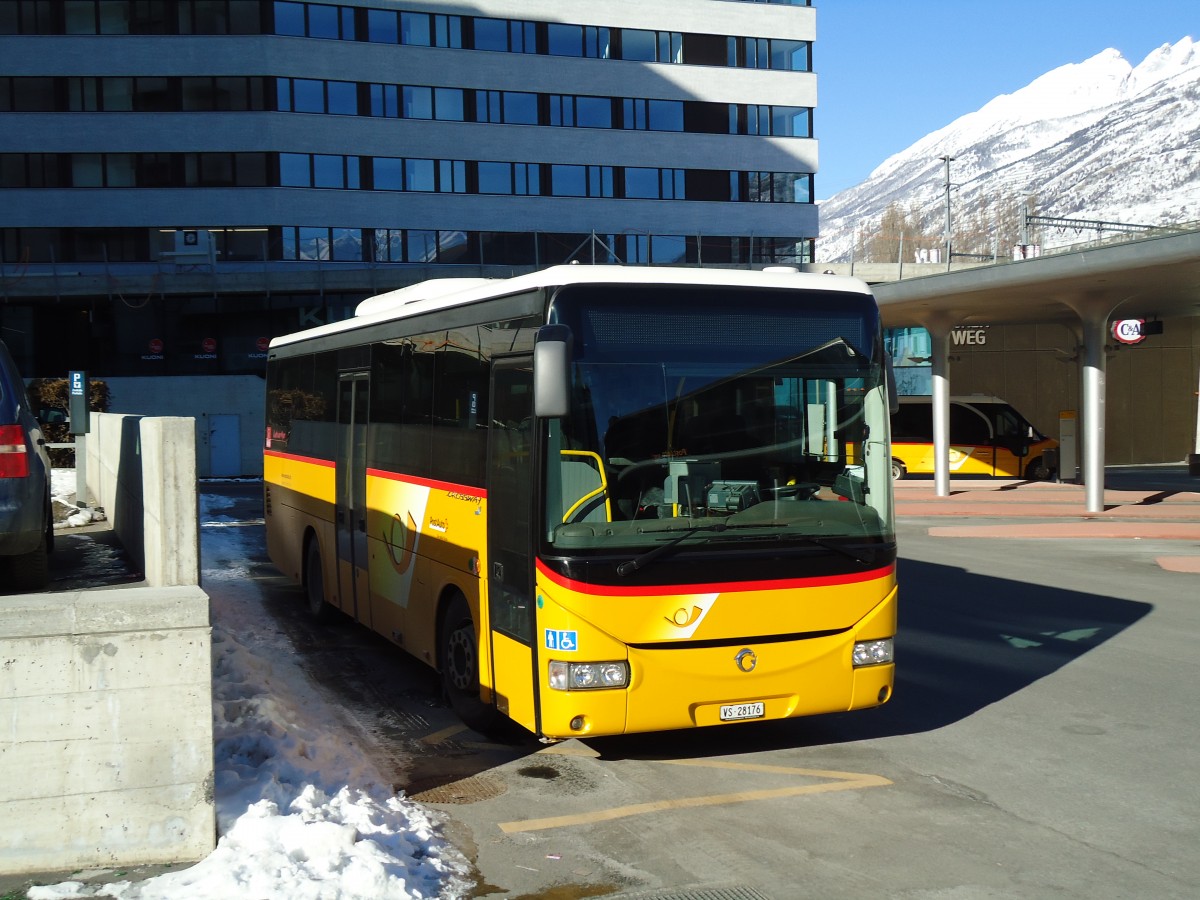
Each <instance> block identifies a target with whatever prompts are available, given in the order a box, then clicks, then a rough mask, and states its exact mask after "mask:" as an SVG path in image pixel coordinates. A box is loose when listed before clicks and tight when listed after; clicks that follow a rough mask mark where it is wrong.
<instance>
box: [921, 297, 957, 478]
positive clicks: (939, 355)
mask: <svg viewBox="0 0 1200 900" xmlns="http://www.w3.org/2000/svg"><path fill="white" fill-rule="evenodd" d="M953 322H954V317H953V316H951V315H935V316H930V317H929V318H927V319H926V320H925V323H924V324H925V330H926V331H928V332H929V347H930V353H931V358H930V370H931V371H930V374H931V376H932V379H931V380H932V394H933V396H932V398H931V400H932V404H933V489H934V494H935V496H938V497H949V496H950V329H951V328H952V327H953Z"/></svg>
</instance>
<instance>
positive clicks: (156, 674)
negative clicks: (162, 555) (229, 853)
mask: <svg viewBox="0 0 1200 900" xmlns="http://www.w3.org/2000/svg"><path fill="white" fill-rule="evenodd" d="M3 605H4V615H3V616H2V617H0V660H3V665H0V760H3V771H4V777H3V778H0V821H3V823H4V824H3V833H4V839H3V840H2V841H0V872H3V873H6V874H16V873H25V872H35V871H69V870H72V869H76V868H81V867H87V866H93V867H94V866H125V865H135V864H139V863H165V862H176V861H178V862H185V861H187V862H190V861H194V860H198V859H202V858H203V857H204V856H206V855H207V854H208V853H209V852H211V850H212V848H213V847H214V846H215V841H216V813H215V807H214V803H213V783H212V778H213V775H212V772H213V758H212V753H213V735H212V657H211V628H210V627H209V612H208V597H207V595H206V594H205V593H204V592H203V591H202V590H201V589H200V588H199V587H197V586H181V587H171V588H122V589H111V590H96V591H79V592H74V593H63V594H26V595H21V596H16V597H6V598H5V600H4V604H3Z"/></svg>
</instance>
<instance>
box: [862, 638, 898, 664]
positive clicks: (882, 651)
mask: <svg viewBox="0 0 1200 900" xmlns="http://www.w3.org/2000/svg"><path fill="white" fill-rule="evenodd" d="M890 662H895V654H894V653H893V651H892V639H891V638H884V639H883V640H882V641H860V642H859V643H857V644H855V645H854V668H856V669H857V668H860V667H861V666H882V665H884V664H885V663H890Z"/></svg>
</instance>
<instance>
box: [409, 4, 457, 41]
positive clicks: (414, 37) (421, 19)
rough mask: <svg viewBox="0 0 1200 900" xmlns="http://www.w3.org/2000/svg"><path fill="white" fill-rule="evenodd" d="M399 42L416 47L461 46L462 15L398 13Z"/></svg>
mask: <svg viewBox="0 0 1200 900" xmlns="http://www.w3.org/2000/svg"><path fill="white" fill-rule="evenodd" d="M400 43H402V44H409V45H412V46H416V47H454V48H461V47H462V45H463V43H462V17H461V16H445V15H439V14H434V13H415V12H402V13H400Z"/></svg>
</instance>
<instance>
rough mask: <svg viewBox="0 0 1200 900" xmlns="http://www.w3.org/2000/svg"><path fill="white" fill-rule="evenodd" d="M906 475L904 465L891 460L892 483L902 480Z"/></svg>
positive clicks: (906, 471)
mask: <svg viewBox="0 0 1200 900" xmlns="http://www.w3.org/2000/svg"><path fill="white" fill-rule="evenodd" d="M907 474H908V469H907V468H906V467H905V465H904V463H902V462H901V461H900V460H898V459H893V460H892V481H899V480H900V479H901V478H903V477H904V476H905V475H907Z"/></svg>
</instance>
